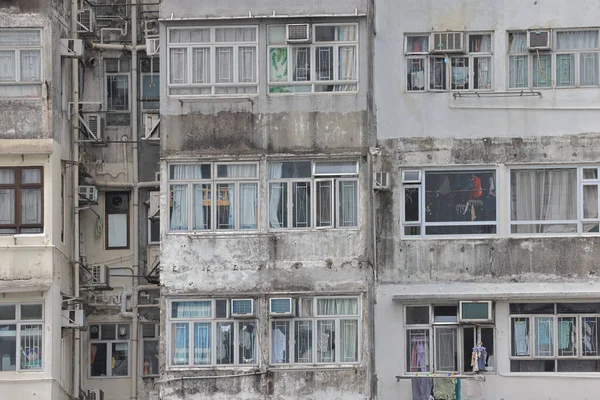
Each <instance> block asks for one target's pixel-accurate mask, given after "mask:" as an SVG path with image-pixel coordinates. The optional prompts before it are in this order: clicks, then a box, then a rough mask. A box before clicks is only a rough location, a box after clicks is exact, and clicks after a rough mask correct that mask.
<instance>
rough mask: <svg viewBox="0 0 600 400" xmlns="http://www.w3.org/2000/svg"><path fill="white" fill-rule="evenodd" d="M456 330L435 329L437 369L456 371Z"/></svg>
mask: <svg viewBox="0 0 600 400" xmlns="http://www.w3.org/2000/svg"><path fill="white" fill-rule="evenodd" d="M456 334H457V331H456V328H436V329H435V345H436V346H435V368H436V370H438V371H456V370H457V368H456V354H457V352H456Z"/></svg>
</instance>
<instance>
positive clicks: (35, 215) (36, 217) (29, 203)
mask: <svg viewBox="0 0 600 400" xmlns="http://www.w3.org/2000/svg"><path fill="white" fill-rule="evenodd" d="M21 223H22V224H41V223H42V190H41V189H21Z"/></svg>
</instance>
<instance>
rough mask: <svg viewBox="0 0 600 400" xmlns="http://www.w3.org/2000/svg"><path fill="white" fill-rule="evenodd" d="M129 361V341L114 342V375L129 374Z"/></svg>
mask: <svg viewBox="0 0 600 400" xmlns="http://www.w3.org/2000/svg"><path fill="white" fill-rule="evenodd" d="M128 361H129V345H128V344H127V343H113V344H112V368H111V375H112V376H127V375H128V374H129V370H128V364H129V363H128Z"/></svg>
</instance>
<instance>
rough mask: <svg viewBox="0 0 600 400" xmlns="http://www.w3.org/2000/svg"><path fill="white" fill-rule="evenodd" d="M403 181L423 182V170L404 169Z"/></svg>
mask: <svg viewBox="0 0 600 400" xmlns="http://www.w3.org/2000/svg"><path fill="white" fill-rule="evenodd" d="M402 183H421V171H420V170H418V169H414V170H403V171H402Z"/></svg>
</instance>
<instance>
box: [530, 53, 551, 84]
mask: <svg viewBox="0 0 600 400" xmlns="http://www.w3.org/2000/svg"><path fill="white" fill-rule="evenodd" d="M532 60H533V61H532V62H533V78H532V79H533V87H550V86H552V56H551V55H550V54H540V55H539V57H538V55H537V54H535V55H534V56H533V59H532Z"/></svg>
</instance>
